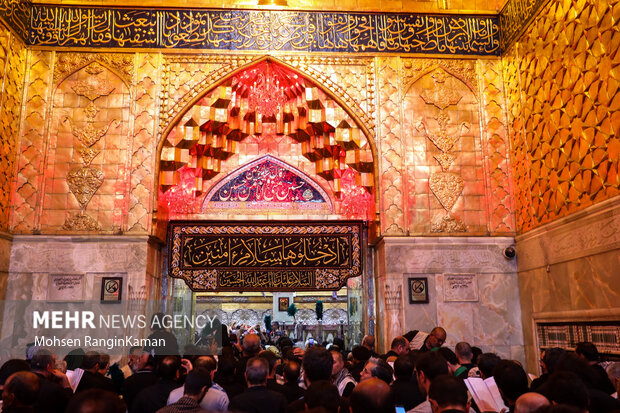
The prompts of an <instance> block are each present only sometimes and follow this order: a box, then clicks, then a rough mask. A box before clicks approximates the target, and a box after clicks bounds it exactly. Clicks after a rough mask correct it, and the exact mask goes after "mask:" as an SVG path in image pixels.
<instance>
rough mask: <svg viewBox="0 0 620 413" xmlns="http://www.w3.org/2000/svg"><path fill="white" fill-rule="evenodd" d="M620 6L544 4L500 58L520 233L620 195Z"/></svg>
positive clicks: (605, 2)
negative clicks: (513, 152)
mask: <svg viewBox="0 0 620 413" xmlns="http://www.w3.org/2000/svg"><path fill="white" fill-rule="evenodd" d="M619 7H620V3H619V2H618V1H617V0H613V1H610V0H600V1H574V0H565V1H556V2H549V5H547V6H546V7H545V8H543V9H542V11H541V12H540V15H539V16H538V17H537V18H536V20H535V21H534V22H533V24H532V25H531V26H530V28H529V29H528V30H527V32H526V33H525V34H524V35H523V36H522V38H521V39H520V41H519V43H517V44H516V45H515V46H513V48H512V49H511V50H509V51H508V54H507V57H506V58H504V66H505V69H504V72H505V78H506V82H507V84H506V89H507V91H508V92H509V94H508V97H509V100H510V101H511V104H510V107H511V110H509V116H510V129H511V131H510V133H511V137H512V141H513V142H512V143H513V147H514V148H515V149H516V151H515V155H514V158H513V164H514V176H515V180H516V182H515V186H516V188H517V191H518V193H517V194H516V200H517V211H518V225H517V227H518V231H520V232H524V231H528V230H530V229H532V228H534V227H537V226H539V225H541V224H543V223H545V222H549V221H552V220H554V219H556V218H559V217H563V216H565V215H568V214H570V213H572V212H575V211H578V210H580V209H583V208H585V207H587V206H589V205H592V204H594V203H597V202H600V201H603V200H605V199H608V198H611V197H613V196H616V195H618V194H619V193H620V176H619V175H618V167H619V165H618V161H619V158H620V92H619V90H618V89H619V87H618V86H619V84H618V79H619V76H620V73H619V72H618V71H619V70H620V68H619V67H618V64H619V63H620V53H617V51H618V46H619V45H620V32H619V31H618V26H617V21H618V10H619ZM519 101H520V102H522V105H523V106H522V108H521V109H520V110H514V109H515V108H519V103H518V102H519Z"/></svg>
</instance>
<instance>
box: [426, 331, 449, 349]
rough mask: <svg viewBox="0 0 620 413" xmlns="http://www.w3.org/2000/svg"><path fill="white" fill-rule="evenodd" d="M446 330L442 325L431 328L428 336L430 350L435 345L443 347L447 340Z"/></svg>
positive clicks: (427, 343) (427, 341)
mask: <svg viewBox="0 0 620 413" xmlns="http://www.w3.org/2000/svg"><path fill="white" fill-rule="evenodd" d="M446 337H447V334H446V330H444V329H443V328H441V327H435V328H433V329H432V330H431V333H430V334H429V335H428V337H426V347H427V348H428V349H429V350H430V349H433V348H435V347H441V346H442V345H443V343H445V342H446Z"/></svg>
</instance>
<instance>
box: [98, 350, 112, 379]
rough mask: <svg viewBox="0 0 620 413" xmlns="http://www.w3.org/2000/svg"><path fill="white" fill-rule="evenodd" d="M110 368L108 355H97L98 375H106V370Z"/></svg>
mask: <svg viewBox="0 0 620 413" xmlns="http://www.w3.org/2000/svg"><path fill="white" fill-rule="evenodd" d="M109 367H110V355H109V354H99V367H98V368H97V371H98V372H99V374H102V375H104V376H105V375H106V373H107V372H108V368H109Z"/></svg>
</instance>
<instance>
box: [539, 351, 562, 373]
mask: <svg viewBox="0 0 620 413" xmlns="http://www.w3.org/2000/svg"><path fill="white" fill-rule="evenodd" d="M564 354H566V350H564V349H563V348H559V347H552V348H548V349H545V350H544V351H543V353H542V357H541V360H540V367H541V368H542V371H543V373H549V374H552V373H553V372H555V366H556V365H557V364H558V361H560V359H561V358H562V357H563V356H564Z"/></svg>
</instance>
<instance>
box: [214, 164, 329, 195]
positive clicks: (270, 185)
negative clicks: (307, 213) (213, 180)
mask: <svg viewBox="0 0 620 413" xmlns="http://www.w3.org/2000/svg"><path fill="white" fill-rule="evenodd" d="M210 201H211V202H323V203H324V202H325V199H323V196H322V195H321V194H320V193H319V192H318V191H317V190H316V189H315V188H313V187H312V186H311V185H310V184H309V183H308V182H306V181H305V180H304V179H303V178H301V177H300V176H298V175H296V174H295V173H293V172H292V171H290V170H286V169H284V168H283V167H282V166H280V165H278V164H277V163H275V162H272V161H270V160H265V161H264V162H261V163H260V164H257V165H254V166H252V167H251V168H250V169H247V170H244V171H243V173H241V174H239V175H237V176H236V177H234V179H232V180H230V181H228V182H226V183H225V184H224V185H222V186H221V187H220V188H219V189H218V190H217V191H216V192H215V193H214V194H213V196H212V197H211V199H210Z"/></svg>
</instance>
